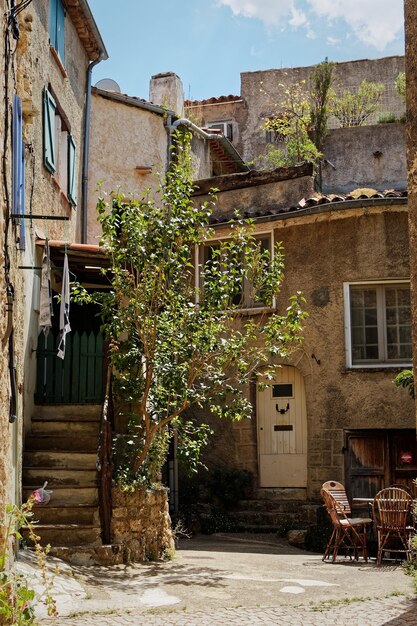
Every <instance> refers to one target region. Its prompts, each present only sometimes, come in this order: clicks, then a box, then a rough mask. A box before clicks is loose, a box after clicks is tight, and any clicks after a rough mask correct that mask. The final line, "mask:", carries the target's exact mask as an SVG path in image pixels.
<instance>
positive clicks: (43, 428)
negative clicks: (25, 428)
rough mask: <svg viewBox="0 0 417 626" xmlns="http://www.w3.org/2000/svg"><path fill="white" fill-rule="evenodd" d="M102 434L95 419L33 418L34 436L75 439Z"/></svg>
mask: <svg viewBox="0 0 417 626" xmlns="http://www.w3.org/2000/svg"><path fill="white" fill-rule="evenodd" d="M99 432H100V422H99V421H98V420H93V419H79V418H77V419H68V418H62V419H59V418H55V419H52V418H50V419H46V418H43V417H32V433H31V434H33V435H37V434H44V435H53V434H54V435H59V436H62V437H65V436H67V437H75V436H78V435H79V434H83V435H96V436H98V434H99Z"/></svg>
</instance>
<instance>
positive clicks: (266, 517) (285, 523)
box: [233, 488, 321, 534]
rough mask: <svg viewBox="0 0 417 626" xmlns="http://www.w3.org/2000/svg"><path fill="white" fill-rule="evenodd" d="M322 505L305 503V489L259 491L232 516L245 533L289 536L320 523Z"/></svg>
mask: <svg viewBox="0 0 417 626" xmlns="http://www.w3.org/2000/svg"><path fill="white" fill-rule="evenodd" d="M320 508H321V506H320V504H318V503H316V502H310V501H308V500H307V499H306V491H305V489H291V488H287V489H256V490H255V491H254V493H253V495H252V497H251V499H250V500H241V501H240V502H239V503H238V506H237V508H236V510H235V511H234V512H233V519H234V520H235V521H236V525H237V526H238V527H239V528H240V529H241V530H244V531H246V532H255V533H256V532H257V533H262V532H264V533H269V532H278V533H280V534H284V533H286V531H287V530H289V529H306V528H308V527H309V526H313V525H315V524H316V523H317V515H318V511H319V509H320Z"/></svg>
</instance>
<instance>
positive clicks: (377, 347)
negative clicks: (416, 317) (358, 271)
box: [345, 281, 411, 367]
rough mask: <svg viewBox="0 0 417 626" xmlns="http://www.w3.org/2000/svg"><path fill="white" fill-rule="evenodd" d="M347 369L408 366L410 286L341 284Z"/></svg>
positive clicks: (409, 360) (394, 283) (409, 355)
mask: <svg viewBox="0 0 417 626" xmlns="http://www.w3.org/2000/svg"><path fill="white" fill-rule="evenodd" d="M345 305H346V312H345V315H346V318H347V319H346V337H347V351H348V354H347V357H348V358H347V364H348V366H364V367H372V366H374V367H375V366H378V365H402V364H409V363H411V309H410V285H409V283H406V282H394V281H393V282H390V283H378V284H351V285H347V284H346V285H345Z"/></svg>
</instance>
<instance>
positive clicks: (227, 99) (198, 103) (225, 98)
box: [184, 94, 242, 107]
mask: <svg viewBox="0 0 417 626" xmlns="http://www.w3.org/2000/svg"><path fill="white" fill-rule="evenodd" d="M241 99H242V97H241V96H233V95H232V94H230V95H228V96H218V97H217V98H207V99H206V100H185V101H184V106H185V107H195V106H201V105H202V104H221V103H222V102H235V101H236V100H241Z"/></svg>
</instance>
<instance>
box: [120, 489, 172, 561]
mask: <svg viewBox="0 0 417 626" xmlns="http://www.w3.org/2000/svg"><path fill="white" fill-rule="evenodd" d="M112 498H113V517H112V542H113V543H115V544H119V545H122V546H123V551H124V561H125V562H144V561H157V560H161V559H164V558H168V557H170V556H172V553H173V550H174V539H173V534H172V530H171V519H170V517H169V512H168V494H167V490H166V489H164V488H161V489H153V490H150V489H137V490H136V491H135V492H134V493H126V492H122V491H121V490H120V489H119V488H117V487H114V488H113V491H112Z"/></svg>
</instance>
